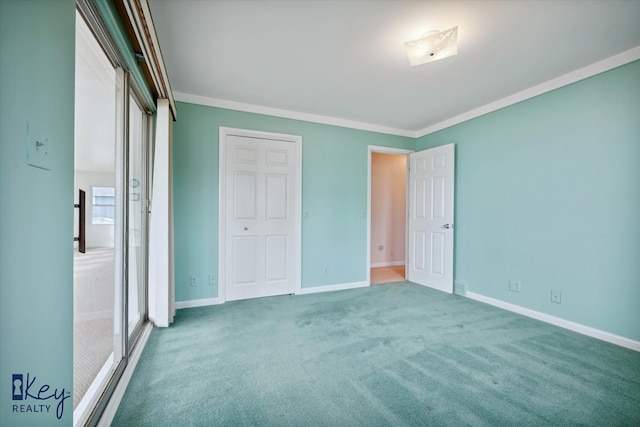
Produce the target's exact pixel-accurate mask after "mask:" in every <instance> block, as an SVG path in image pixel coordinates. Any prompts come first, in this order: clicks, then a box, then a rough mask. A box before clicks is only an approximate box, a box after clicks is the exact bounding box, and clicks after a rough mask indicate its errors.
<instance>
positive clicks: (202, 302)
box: [176, 298, 222, 310]
mask: <svg viewBox="0 0 640 427" xmlns="http://www.w3.org/2000/svg"><path fill="white" fill-rule="evenodd" d="M217 304H222V303H221V302H220V300H219V299H218V298H204V299H192V300H189V301H176V309H177V310H179V309H181V308H194V307H205V306H207V305H217Z"/></svg>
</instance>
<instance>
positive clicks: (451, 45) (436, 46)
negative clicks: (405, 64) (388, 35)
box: [404, 26, 458, 67]
mask: <svg viewBox="0 0 640 427" xmlns="http://www.w3.org/2000/svg"><path fill="white" fill-rule="evenodd" d="M404 47H405V48H406V49H407V56H409V64H410V65H411V66H412V67H415V66H416V65H420V64H425V63H427V62H432V61H437V60H438V59H442V58H446V57H448V56H453V55H456V54H457V53H458V26H455V27H453V28H449V29H448V30H444V31H440V32H437V33H435V34H432V33H431V32H430V33H428V34H427V35H425V36H424V37H422V38H419V39H417V40H411V41H409V42H406V43H405V44H404Z"/></svg>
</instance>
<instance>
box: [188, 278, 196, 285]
mask: <svg viewBox="0 0 640 427" xmlns="http://www.w3.org/2000/svg"><path fill="white" fill-rule="evenodd" d="M189 283H190V284H191V286H197V285H198V280H197V279H196V276H191V279H190V280H189Z"/></svg>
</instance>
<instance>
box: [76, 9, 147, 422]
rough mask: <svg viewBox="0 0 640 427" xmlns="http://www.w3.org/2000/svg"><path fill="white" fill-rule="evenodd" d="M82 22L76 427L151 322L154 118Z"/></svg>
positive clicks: (100, 405) (94, 410) (96, 405)
mask: <svg viewBox="0 0 640 427" xmlns="http://www.w3.org/2000/svg"><path fill="white" fill-rule="evenodd" d="M85 12H86V11H85ZM87 16H91V15H90V14H82V13H80V11H79V12H78V13H77V16H76V34H77V37H76V103H75V111H76V114H75V122H76V129H75V144H74V146H75V165H74V169H75V177H76V179H75V187H76V188H75V191H76V194H78V193H79V191H80V190H84V191H85V192H86V199H87V201H88V203H87V206H86V208H85V212H86V218H87V219H86V221H85V225H86V227H85V230H84V235H85V242H86V248H85V249H86V250H84V251H80V248H79V247H78V249H77V250H76V253H75V257H74V424H75V425H85V424H89V425H93V424H95V423H96V422H97V420H98V419H99V416H100V414H101V412H102V410H103V409H104V407H105V405H106V403H107V401H108V399H109V397H110V394H111V393H112V391H113V389H114V388H115V386H116V384H117V382H118V380H119V378H120V376H121V375H122V372H123V371H124V368H125V367H126V365H127V361H128V357H129V355H130V353H131V350H132V348H133V347H134V345H135V342H136V340H137V338H138V336H139V334H140V332H141V330H142V326H143V324H144V322H145V321H146V320H147V303H146V301H147V222H148V221H147V217H148V186H149V179H148V159H149V150H150V146H151V144H150V138H151V135H150V126H151V120H150V117H151V116H150V114H148V113H147V111H148V110H149V107H148V106H145V104H144V102H143V101H142V99H143V97H142V96H139V95H138V94H139V90H138V88H137V86H136V85H135V83H134V82H133V81H130V79H129V73H128V72H127V71H126V70H125V69H124V68H123V66H122V65H121V64H122V61H120V60H119V58H118V56H117V53H115V51H114V49H113V48H112V46H105V43H107V42H106V41H105V40H104V39H98V38H97V37H96V36H95V34H103V33H101V32H100V31H96V26H98V28H99V23H97V22H96V21H95V20H94V21H91V20H90V19H86V20H85V18H86V17H87ZM88 22H92V24H89V23H88ZM108 52H109V53H108ZM77 224H78V226H80V221H79V218H78V223H77Z"/></svg>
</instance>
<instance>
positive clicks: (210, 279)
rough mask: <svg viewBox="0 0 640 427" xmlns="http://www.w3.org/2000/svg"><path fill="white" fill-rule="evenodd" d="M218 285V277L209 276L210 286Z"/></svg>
mask: <svg viewBox="0 0 640 427" xmlns="http://www.w3.org/2000/svg"><path fill="white" fill-rule="evenodd" d="M215 285H216V276H212V275H209V286H215Z"/></svg>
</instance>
